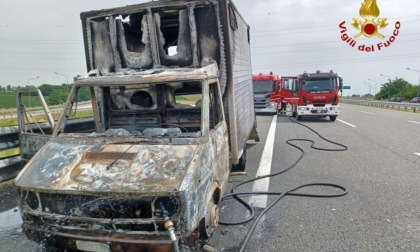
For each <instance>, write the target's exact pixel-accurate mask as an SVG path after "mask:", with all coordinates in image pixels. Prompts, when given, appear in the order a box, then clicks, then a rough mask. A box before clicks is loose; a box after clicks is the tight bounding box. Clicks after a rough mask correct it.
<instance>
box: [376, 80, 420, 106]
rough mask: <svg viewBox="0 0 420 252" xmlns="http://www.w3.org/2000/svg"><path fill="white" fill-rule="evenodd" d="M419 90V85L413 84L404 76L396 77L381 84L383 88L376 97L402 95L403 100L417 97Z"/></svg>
mask: <svg viewBox="0 0 420 252" xmlns="http://www.w3.org/2000/svg"><path fill="white" fill-rule="evenodd" d="M418 92H419V86H418V85H413V84H411V83H409V82H407V81H406V80H404V79H403V78H395V79H394V80H389V81H388V82H386V83H383V84H382V85H381V89H380V90H379V92H378V93H377V94H376V95H375V99H377V100H381V99H389V98H391V97H400V98H401V99H402V100H403V101H406V100H410V99H412V98H413V97H416V96H417V95H418Z"/></svg>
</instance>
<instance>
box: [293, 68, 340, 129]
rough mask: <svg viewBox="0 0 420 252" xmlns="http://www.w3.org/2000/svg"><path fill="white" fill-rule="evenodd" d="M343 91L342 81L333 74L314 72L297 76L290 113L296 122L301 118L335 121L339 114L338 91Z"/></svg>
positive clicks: (331, 72)
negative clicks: (313, 117)
mask: <svg viewBox="0 0 420 252" xmlns="http://www.w3.org/2000/svg"><path fill="white" fill-rule="evenodd" d="M342 89H343V79H342V78H341V77H339V76H338V74H337V73H334V72H333V71H332V70H331V71H330V72H321V71H316V73H306V72H304V73H303V74H300V75H298V76H297V81H296V93H297V98H299V99H297V100H295V102H294V105H293V108H292V111H293V116H294V117H296V119H297V120H298V121H300V120H301V119H302V117H310V116H318V117H323V116H329V117H330V120H331V121H333V122H334V121H335V120H336V118H337V116H338V115H339V114H340V106H339V91H341V90H342Z"/></svg>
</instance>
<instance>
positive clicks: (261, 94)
mask: <svg viewBox="0 0 420 252" xmlns="http://www.w3.org/2000/svg"><path fill="white" fill-rule="evenodd" d="M279 81H280V79H279V77H278V76H277V75H274V74H273V73H272V72H271V73H270V74H262V73H260V74H254V75H252V85H253V88H254V106H255V113H268V114H274V115H275V114H277V112H278V110H279V109H278V105H277V103H275V102H273V101H272V100H271V99H270V96H271V95H272V93H273V92H275V88H276V87H277V86H278V83H279Z"/></svg>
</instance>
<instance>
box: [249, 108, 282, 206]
mask: <svg viewBox="0 0 420 252" xmlns="http://www.w3.org/2000/svg"><path fill="white" fill-rule="evenodd" d="M276 126H277V115H274V116H273V120H272V121H271V126H270V129H269V130H268V134H267V141H266V142H265V146H264V150H263V153H262V155H261V160H260V165H259V167H258V170H257V175H256V177H261V176H264V175H268V174H270V173H271V161H272V159H273V149H274V138H275V136H276ZM269 184H270V179H269V178H265V179H259V180H257V181H254V183H253V185H252V191H253V192H262V191H268V186H269ZM248 203H249V204H250V205H251V206H252V207H258V208H266V207H267V195H257V196H252V197H250V198H249V201H248Z"/></svg>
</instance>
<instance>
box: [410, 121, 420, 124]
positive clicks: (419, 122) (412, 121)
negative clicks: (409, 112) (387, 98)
mask: <svg viewBox="0 0 420 252" xmlns="http://www.w3.org/2000/svg"><path fill="white" fill-rule="evenodd" d="M408 122H411V123H416V124H420V122H415V121H408Z"/></svg>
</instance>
